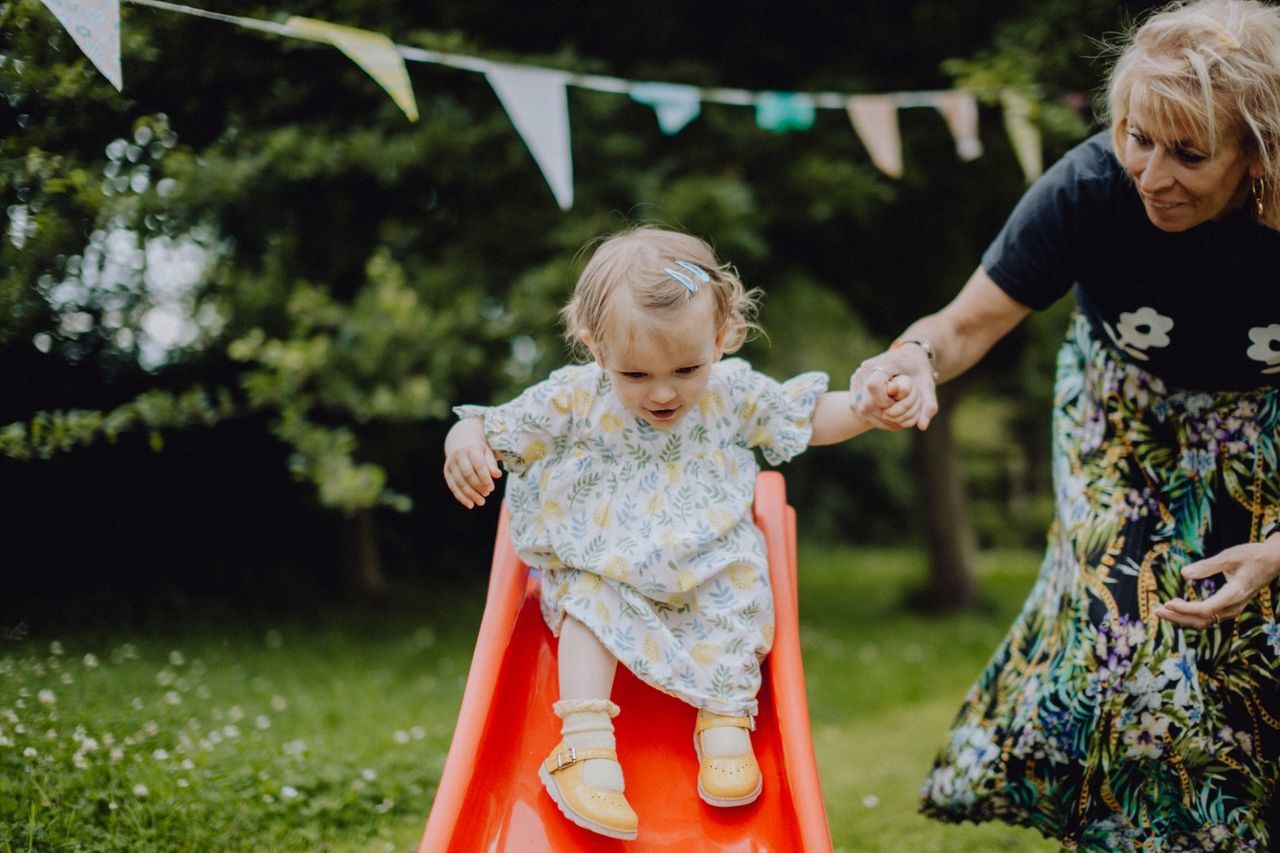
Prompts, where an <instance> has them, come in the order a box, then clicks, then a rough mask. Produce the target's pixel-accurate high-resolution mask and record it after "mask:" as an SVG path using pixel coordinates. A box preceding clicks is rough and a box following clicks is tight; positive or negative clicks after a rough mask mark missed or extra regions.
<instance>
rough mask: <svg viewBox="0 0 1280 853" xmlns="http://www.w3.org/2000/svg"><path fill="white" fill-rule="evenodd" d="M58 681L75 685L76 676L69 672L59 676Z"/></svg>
mask: <svg viewBox="0 0 1280 853" xmlns="http://www.w3.org/2000/svg"><path fill="white" fill-rule="evenodd" d="M58 680H59V681H61V682H62V683H63V684H75V683H76V679H75V676H74V675H72V674H71V673H69V672H64V673H62V675H60V676H58Z"/></svg>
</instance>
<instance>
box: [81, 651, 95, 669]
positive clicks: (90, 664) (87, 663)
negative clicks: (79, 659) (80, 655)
mask: <svg viewBox="0 0 1280 853" xmlns="http://www.w3.org/2000/svg"><path fill="white" fill-rule="evenodd" d="M84 668H85V669H97V668H98V658H97V656H96V655H92V654H88V655H85V656H84Z"/></svg>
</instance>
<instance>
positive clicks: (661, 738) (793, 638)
mask: <svg viewBox="0 0 1280 853" xmlns="http://www.w3.org/2000/svg"><path fill="white" fill-rule="evenodd" d="M755 516H756V523H757V524H758V525H760V528H761V529H762V530H763V531H764V535H765V542H766V545H767V548H768V556H769V574H770V577H771V578H772V581H773V596H774V606H775V619H776V629H775V635H774V645H773V651H772V652H771V653H770V654H769V657H768V658H767V659H766V660H765V665H764V684H763V686H762V688H761V692H760V697H759V699H760V713H759V716H758V717H757V719H756V731H755V733H754V734H753V735H752V743H753V745H754V747H755V751H756V756H757V758H758V759H759V761H760V768H761V771H762V772H763V774H764V792H763V793H762V794H761V795H760V799H758V800H757V801H756V802H754V803H752V804H751V805H749V806H743V807H739V808H731V809H722V808H715V807H713V806H709V805H707V804H706V803H704V802H702V800H700V799H699V798H698V792H697V787H696V786H697V760H696V758H695V757H694V750H693V722H694V716H695V713H696V712H695V711H694V709H693V708H692V707H690V706H689V705H686V704H685V703H683V702H681V701H680V700H678V699H675V698H672V697H670V696H667V695H665V694H663V693H660V692H659V691H657V690H654V689H653V688H652V687H649V686H648V685H647V684H644V683H643V682H641V681H639V680H637V679H636V678H635V677H634V676H632V675H631V674H630V673H629V672H627V670H626V669H625V668H624V667H618V675H617V679H616V681H615V684H614V695H613V700H614V701H615V702H617V703H618V705H619V706H620V707H621V708H622V713H621V714H620V715H619V716H618V718H617V719H616V720H614V725H615V726H616V727H617V738H618V753H619V755H620V756H621V757H622V762H623V768H624V772H625V774H626V780H627V799H629V800H630V801H631V805H632V806H633V807H634V808H635V810H636V813H637V814H638V815H639V816H640V835H639V837H638V838H637V839H636V840H635V841H617V840H614V839H610V838H605V837H603V836H600V835H596V834H595V833H592V832H588V831H586V830H584V829H579V828H578V827H576V826H574V825H573V824H571V823H570V822H569V821H568V820H566V819H565V818H564V817H563V816H562V815H561V814H560V812H559V811H558V810H557V809H556V806H555V803H553V802H552V800H551V797H550V796H548V795H547V793H546V792H545V791H544V790H543V788H542V785H541V783H540V782H539V781H538V774H537V768H538V764H539V762H541V761H542V760H543V759H544V758H545V757H546V755H547V753H548V752H550V751H551V748H552V747H554V746H555V745H556V743H557V742H558V741H559V737H560V734H559V733H560V729H559V720H558V719H556V718H555V716H554V715H553V714H552V713H551V704H552V703H553V702H554V701H555V700H556V698H557V689H556V642H555V639H554V638H553V637H552V636H551V631H550V630H548V628H547V626H546V625H545V624H544V623H543V621H542V615H541V613H540V612H539V609H538V585H537V581H536V578H530V577H529V572H528V568H527V567H526V566H525V565H524V564H523V563H522V562H521V561H520V559H519V557H517V556H516V553H515V550H514V549H513V547H512V545H511V535H510V532H509V530H508V527H507V517H506V512H505V508H504V510H503V513H502V516H501V519H500V521H499V523H498V536H497V543H496V546H495V548H494V555H493V568H492V571H491V574H490V579H489V593H488V597H487V599H486V601H485V609H484V617H483V619H482V620H481V624H480V636H479V637H478V639H477V640H476V651H475V656H474V657H473V659H472V661H471V672H470V674H469V675H468V676H467V685H466V690H465V692H464V693H463V697H462V708H461V710H460V712H459V714H458V725H457V728H456V729H455V730H454V733H453V743H452V745H451V746H450V747H449V756H448V758H447V759H446V761H445V765H444V773H443V774H442V776H441V778H440V787H439V790H438V792H437V793H436V797H435V802H434V803H433V805H432V808H431V814H430V816H429V817H428V818H427V828H426V833H425V834H424V835H423V838H422V844H421V846H420V847H419V853H478V852H479V851H486V853H488V851H495V853H496V851H512V853H515V852H516V851H519V853H537V852H538V851H556V852H557V853H559V851H574V850H619V851H621V850H628V849H629V850H637V851H650V850H662V851H671V850H677V851H680V853H693V851H734V852H735V853H747V851H806V853H813V851H827V853H829V851H830V850H831V833H830V830H829V829H828V827H827V813H826V809H825V808H824V807H823V804H822V791H821V789H820V787H819V784H818V769H817V764H816V763H815V761H814V755H813V741H812V739H811V738H810V735H809V707H808V701H807V699H806V697H805V687H804V670H803V668H802V665H801V661H800V631H799V622H798V616H797V609H796V541H795V510H794V509H793V508H792V507H790V506H788V505H787V502H786V486H785V484H784V482H783V479H782V475H781V474H779V473H778V472H776V471H768V472H764V473H762V474H760V478H759V480H758V482H757V485H756V501H755Z"/></svg>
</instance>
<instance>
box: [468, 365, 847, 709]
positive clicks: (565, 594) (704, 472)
mask: <svg viewBox="0 0 1280 853" xmlns="http://www.w3.org/2000/svg"><path fill="white" fill-rule="evenodd" d="M826 389H827V376H826V374H824V373H817V372H814V373H805V374H802V375H800V376H797V377H795V378H793V379H791V380H788V381H787V382H784V383H780V382H777V381H775V380H773V379H770V378H769V377H767V376H765V375H764V374H762V373H758V372H756V371H754V370H752V369H751V367H750V365H748V364H747V363H746V362H745V361H743V360H741V359H727V360H725V361H721V362H718V363H717V364H715V365H713V368H712V372H711V377H710V380H709V382H708V386H707V391H706V393H705V394H704V395H703V397H702V399H701V401H700V402H699V405H698V407H697V408H696V409H695V410H693V411H690V412H689V413H688V414H686V415H685V417H684V418H683V419H681V420H680V421H679V422H678V423H677V424H675V425H674V426H673V427H672V429H670V430H663V431H659V430H655V429H654V428H653V427H651V426H650V425H649V424H648V423H646V422H645V421H644V420H642V419H640V418H637V417H636V416H634V415H632V414H631V413H629V412H628V411H627V410H626V409H625V408H624V407H623V405H622V403H621V401H620V400H619V399H618V396H617V395H616V394H615V393H613V386H612V382H611V380H610V378H609V375H608V373H606V372H605V371H603V370H602V369H601V368H600V367H598V366H597V365H595V364H584V365H574V366H570V367H565V368H561V369H560V370H557V371H556V372H555V373H553V374H552V375H551V376H550V377H549V378H548V379H547V380H546V381H544V382H541V383H539V384H537V385H535V386H533V387H532V388H530V389H528V390H526V391H525V392H524V393H523V394H521V395H520V396H519V397H517V398H516V399H515V400H512V401H511V402H509V403H506V404H504V405H501V406H494V407H482V406H459V407H457V408H455V410H454V411H455V412H456V413H457V414H458V415H459V416H460V417H471V416H477V415H479V416H483V417H484V425H485V435H486V437H487V438H488V440H489V444H490V446H491V447H492V448H493V449H494V451H495V453H497V455H498V457H499V459H500V460H501V461H502V464H503V466H504V467H505V468H506V469H507V470H509V471H511V472H512V474H513V476H511V477H510V479H509V480H508V481H507V487H506V501H507V506H508V510H509V512H510V518H511V531H512V536H513V538H514V540H515V545H516V550H517V552H518V553H519V554H520V557H521V558H522V559H523V560H524V561H525V562H526V563H527V564H528V565H530V566H532V567H537V568H539V569H541V573H542V611H543V616H544V617H545V619H546V621H547V624H548V625H549V626H550V628H551V630H552V631H553V632H555V633H556V634H557V635H558V634H559V630H560V626H561V624H562V622H563V620H564V617H565V614H569V615H571V616H573V617H574V618H575V619H577V620H578V621H580V622H581V623H582V624H583V625H585V626H586V627H587V628H588V629H590V630H591V632H592V633H594V634H595V635H596V636H597V637H598V638H599V639H600V641H601V642H602V643H603V644H604V645H605V647H606V648H608V649H609V651H610V652H612V653H613V655H614V656H615V657H617V659H618V660H619V661H620V662H621V663H622V664H623V665H624V666H625V667H627V669H629V670H631V671H632V672H633V673H635V675H636V676H638V677H639V678H641V679H642V680H644V681H645V682H647V683H649V684H651V685H653V686H654V687H656V688H658V689H659V690H662V691H664V692H666V693H670V694H672V695H674V696H677V697H679V698H680V699H682V700H684V701H685V702H688V703H689V704H690V705H694V706H696V707H699V708H706V709H708V710H711V711H715V712H717V713H722V714H733V715H738V714H755V712H756V694H757V693H758V692H759V689H760V660H761V658H763V656H764V655H765V654H767V653H768V651H769V648H770V647H771V646H772V644H773V596H772V592H771V589H770V586H769V574H768V565H767V563H766V560H765V551H764V540H763V536H762V535H761V533H760V531H759V529H758V528H757V527H756V526H755V523H754V522H753V520H752V507H753V500H754V496H755V482H756V475H757V474H758V473H759V467H758V465H757V463H756V460H755V454H754V451H753V448H759V449H760V450H761V452H763V454H764V456H765V458H766V459H767V460H768V461H769V462H770V463H772V464H778V463H781V462H785V461H786V460H788V459H790V458H791V457H793V456H795V455H796V454H798V453H800V452H801V451H803V450H804V449H805V448H806V447H807V446H808V444H809V439H810V437H811V436H812V417H813V410H814V407H815V405H816V404H817V400H818V397H819V396H821V395H822V394H823V393H824V392H825V391H826Z"/></svg>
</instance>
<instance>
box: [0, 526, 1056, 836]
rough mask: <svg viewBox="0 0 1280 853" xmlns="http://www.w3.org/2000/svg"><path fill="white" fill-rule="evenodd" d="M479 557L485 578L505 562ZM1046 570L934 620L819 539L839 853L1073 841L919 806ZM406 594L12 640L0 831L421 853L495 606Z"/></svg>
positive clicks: (822, 687) (830, 804) (2, 692)
mask: <svg viewBox="0 0 1280 853" xmlns="http://www.w3.org/2000/svg"><path fill="white" fill-rule="evenodd" d="M473 562H474V565H472V566H470V567H469V570H470V571H474V570H479V571H483V568H484V567H485V566H486V565H487V562H488V557H487V555H479V554H478V555H476V558H475V560H474V561H473ZM1037 564H1038V557H1037V555H1036V554H1035V553H1033V552H1027V551H1018V552H1003V553H988V554H986V555H985V556H984V559H983V567H982V573H981V581H982V584H983V587H984V590H985V593H986V596H987V597H988V598H989V599H990V601H991V602H992V606H991V609H990V610H989V611H988V612H985V613H977V614H972V613H971V614H965V615H953V616H947V617H945V618H941V619H925V618H922V617H921V616H919V615H918V614H912V613H907V612H904V611H903V610H902V609H901V608H900V607H899V605H900V603H901V602H902V601H903V599H904V598H905V597H906V595H907V593H908V591H909V590H910V589H911V588H912V587H914V586H915V585H917V584H919V583H920V582H922V580H923V579H924V576H925V572H924V567H923V565H922V560H921V557H920V555H919V554H918V553H917V552H914V551H906V550H867V549H852V548H842V547H838V546H837V547H832V546H831V544H830V543H829V542H816V541H802V542H801V545H800V562H799V568H800V597H801V601H800V617H801V627H800V630H801V644H802V647H803V653H804V661H805V675H806V686H807V689H808V696H809V710H810V717H811V729H812V733H813V738H814V744H815V747H816V750H815V751H816V754H817V759H818V767H819V772H820V774H821V780H822V788H823V795H824V799H825V801H826V808H827V815H828V818H829V820H830V823H831V829H832V840H833V842H834V845H835V847H836V849H838V850H847V851H886V852H887V853H889V852H890V851H899V850H903V849H917V850H936V851H974V852H975V853H977V851H988V850H993V849H1017V850H1040V849H1045V850H1051V849H1057V848H1056V846H1054V845H1051V844H1049V843H1048V842H1045V841H1042V840H1040V839H1039V838H1038V837H1037V836H1036V834H1035V833H1033V832H1030V831H1028V830H1019V829H1014V828H1010V827H1007V826H1003V825H999V824H990V825H983V826H972V825H966V826H961V827H957V826H947V825H943V824H938V823H934V822H931V821H928V820H926V819H925V818H923V817H921V816H920V815H919V814H918V813H917V811H916V795H917V790H918V788H919V784H920V781H921V780H922V779H923V778H924V775H925V773H927V771H928V768H929V764H930V761H931V760H932V757H933V754H934V751H935V750H936V749H937V748H939V747H940V746H941V745H942V743H943V741H944V739H945V732H946V729H947V726H948V725H950V722H951V718H952V716H953V715H954V713H955V710H956V709H957V708H958V707H959V705H960V703H961V701H962V699H963V697H964V693H965V691H966V690H967V688H968V685H969V684H970V682H971V681H972V680H973V679H974V678H975V677H976V676H977V674H978V672H979V671H980V670H981V668H982V666H983V665H984V664H985V663H986V660H987V657H988V656H989V655H990V653H991V650H992V648H994V646H995V644H996V642H997V641H998V639H999V638H1000V636H1001V635H1002V634H1003V632H1004V630H1005V629H1006V627H1007V625H1008V624H1009V623H1010V622H1011V621H1012V619H1013V617H1014V614H1015V613H1016V612H1017V610H1018V607H1019V603H1020V601H1021V600H1022V598H1023V597H1024V596H1025V595H1026V592H1027V590H1028V589H1029V588H1030V586H1031V583H1032V580H1033V578H1034V575H1035V567H1036V565H1037ZM401 593H402V594H401V595H399V596H397V598H396V602H398V603H397V604H396V605H395V606H393V607H391V608H390V609H387V608H379V609H376V610H371V609H362V608H359V607H352V606H349V605H346V606H343V607H342V608H340V609H334V610H324V611H322V612H312V613H307V614H306V615H305V616H290V615H288V614H287V613H277V614H274V615H266V614H258V615H252V614H247V613H246V612H244V610H243V609H242V608H241V607H239V606H237V610H236V611H235V612H224V611H222V610H221V609H220V607H219V606H218V605H217V604H216V603H215V602H210V601H203V602H202V603H201V605H200V606H199V607H198V608H196V609H194V610H191V611H188V612H185V613H183V614H182V617H183V618H182V620H181V622H175V623H172V624H168V625H166V624H164V623H161V622H158V621H156V622H152V623H148V624H145V625H143V626H138V625H136V624H134V625H131V624H128V623H127V620H125V619H124V618H122V617H121V618H117V617H116V616H113V615H109V614H113V613H115V611H99V612H98V614H97V619H96V621H92V622H88V623H86V622H85V621H79V622H78V624H79V626H80V627H79V628H77V629H66V628H63V629H47V630H43V631H41V632H39V633H37V634H34V635H30V636H23V635H20V634H15V633H14V632H12V631H10V632H9V633H8V635H7V636H5V637H4V638H3V639H0V838H3V839H4V841H5V842H7V843H8V844H10V845H12V847H13V848H14V849H18V850H22V849H28V848H30V849H37V850H44V849H77V850H93V851H96V850H104V851H105V850H113V851H114V850H121V849H130V850H135V849H156V850H189V849H225V848H226V847H227V845H228V844H229V843H231V844H235V843H238V842H239V841H240V840H241V839H250V838H251V839H253V844H254V846H257V847H261V848H264V849H271V850H282V851H291V850H317V849H334V850H347V849H352V850H380V849H387V850H408V849H412V848H413V847H414V846H415V845H416V844H417V843H418V840H419V839H420V838H421V834H422V829H423V825H424V823H425V821H426V817H427V814H428V812H429V811H430V808H431V802H432V800H433V798H434V796H435V791H436V785H437V783H438V781H439V778H440V774H441V771H442V770H443V766H444V760H445V755H446V751H447V749H448V746H449V742H450V739H451V737H452V734H453V730H454V726H455V725H456V722H457V713H458V708H459V706H460V703H461V698H462V688H463V681H464V678H465V676H466V671H467V666H468V660H469V658H470V655H471V652H472V649H473V646H474V642H475V631H476V629H477V627H478V624H479V620H480V608H481V606H482V602H483V599H484V595H483V592H482V590H481V589H480V588H478V587H476V586H474V585H472V586H470V587H467V588H460V587H439V586H437V587H434V588H433V589H432V590H430V591H427V590H402V591H401ZM547 713H550V711H549V709H548V711H547ZM626 720H627V717H626V716H625V714H624V716H623V717H622V718H621V720H620V724H623V725H625V724H626ZM690 760H692V750H691V751H690ZM0 847H3V844H0Z"/></svg>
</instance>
